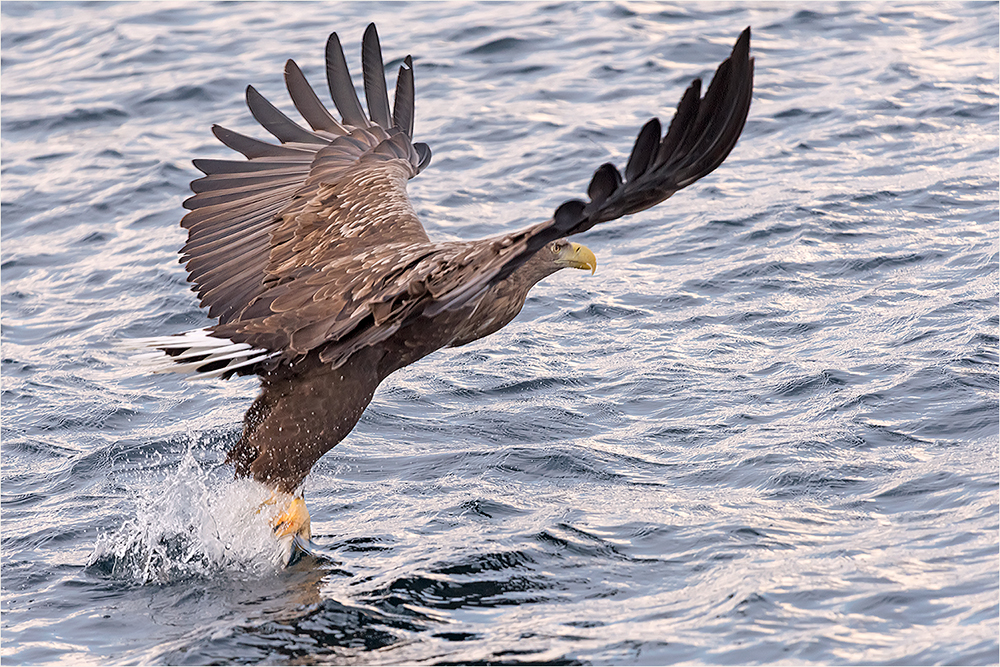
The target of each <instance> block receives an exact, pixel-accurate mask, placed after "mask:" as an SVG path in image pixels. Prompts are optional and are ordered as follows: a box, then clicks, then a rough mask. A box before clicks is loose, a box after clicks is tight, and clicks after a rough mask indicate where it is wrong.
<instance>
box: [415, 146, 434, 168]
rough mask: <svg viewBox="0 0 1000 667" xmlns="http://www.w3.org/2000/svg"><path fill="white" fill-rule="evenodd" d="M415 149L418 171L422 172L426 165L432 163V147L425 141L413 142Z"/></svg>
mask: <svg viewBox="0 0 1000 667" xmlns="http://www.w3.org/2000/svg"><path fill="white" fill-rule="evenodd" d="M413 149H414V150H415V151H417V172H421V171H423V170H424V167H426V166H427V165H429V164H430V163H431V147H430V146H428V145H427V144H425V143H422V142H417V143H415V144H413Z"/></svg>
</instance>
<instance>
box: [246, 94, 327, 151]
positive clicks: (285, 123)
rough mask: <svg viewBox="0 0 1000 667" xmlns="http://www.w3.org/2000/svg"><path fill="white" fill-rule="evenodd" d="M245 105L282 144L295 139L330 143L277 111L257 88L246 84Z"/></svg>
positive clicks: (314, 142)
mask: <svg viewBox="0 0 1000 667" xmlns="http://www.w3.org/2000/svg"><path fill="white" fill-rule="evenodd" d="M247 106H248V107H250V113H251V114H253V117H254V118H256V119H257V122H258V123H260V124H261V125H263V126H264V129H265V130H267V131H268V132H270V133H271V134H273V135H274V136H275V137H277V138H278V140H279V141H281V143H283V144H284V143H288V142H290V141H295V142H299V143H303V144H321V145H324V146H325V145H326V144H328V143H330V142H329V141H327V140H326V139H324V138H323V137H318V136H316V135H315V134H313V133H312V132H310V131H309V130H307V129H306V128H304V127H302V126H301V125H299V124H298V123H296V122H295V121H293V120H292V119H291V118H289V117H288V116H286V115H285V114H283V113H281V112H280V111H278V108H277V107H276V106H274V105H273V104H271V103H270V102H268V101H267V100H266V99H264V96H263V95H261V94H260V93H258V92H257V89H256V88H254V87H253V86H247Z"/></svg>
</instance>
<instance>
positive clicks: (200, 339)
mask: <svg viewBox="0 0 1000 667" xmlns="http://www.w3.org/2000/svg"><path fill="white" fill-rule="evenodd" d="M122 346H123V347H125V348H128V349H133V350H147V351H146V352H143V353H142V354H137V355H135V356H134V357H133V359H135V360H136V361H138V362H140V363H142V364H144V365H146V367H147V368H149V369H150V370H151V371H152V372H153V373H191V375H190V376H189V377H188V379H189V380H206V379H209V378H215V377H219V376H220V375H223V374H225V373H229V372H231V371H234V370H237V369H239V368H243V367H245V366H252V365H254V364H257V363H260V362H261V361H264V360H266V359H270V358H271V357H275V356H277V355H279V354H281V353H280V352H269V351H268V350H261V349H259V348H254V347H251V346H250V345H248V344H247V343H234V342H233V341H231V340H228V339H226V338H215V337H214V336H212V334H211V332H209V331H208V330H207V329H196V330H194V331H187V332H185V333H182V334H177V335H174V336H158V337H156V338H132V339H130V340H126V341H122ZM202 369H204V370H202Z"/></svg>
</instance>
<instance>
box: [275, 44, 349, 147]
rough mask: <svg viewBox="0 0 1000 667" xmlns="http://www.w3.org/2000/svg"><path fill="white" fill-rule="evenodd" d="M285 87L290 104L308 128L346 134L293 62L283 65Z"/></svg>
mask: <svg viewBox="0 0 1000 667" xmlns="http://www.w3.org/2000/svg"><path fill="white" fill-rule="evenodd" d="M285 87H286V88H288V96H289V97H291V98H292V104H294V105H295V108H296V109H297V110H298V112H299V113H300V114H302V118H304V119H305V121H306V122H307V123H309V127H311V128H312V129H314V130H322V131H324V132H332V133H333V134H337V135H341V134H347V130H346V129H345V128H344V126H343V125H341V124H340V123H339V122H337V119H336V118H334V117H333V116H332V115H331V114H330V112H329V111H328V110H327V108H326V107H325V106H324V105H323V103H322V102H320V100H319V97H317V96H316V91H315V90H313V87H312V86H310V85H309V81H308V80H306V76H305V74H303V73H302V70H301V69H299V66H298V65H296V64H295V61H294V60H289V61H288V62H286V63H285Z"/></svg>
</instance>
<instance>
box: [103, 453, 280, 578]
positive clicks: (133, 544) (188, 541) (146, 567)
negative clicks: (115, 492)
mask: <svg viewBox="0 0 1000 667" xmlns="http://www.w3.org/2000/svg"><path fill="white" fill-rule="evenodd" d="M270 497H271V490H270V489H268V488H267V487H265V486H264V485H262V484H259V483H258V482H254V481H251V480H228V481H220V480H218V479H213V478H212V476H211V475H209V473H208V472H207V471H206V470H205V469H204V468H202V466H201V465H200V464H199V463H198V462H197V461H196V460H195V458H194V456H193V454H192V452H191V449H190V448H188V450H187V451H186V452H185V453H184V456H183V459H182V460H181V462H180V465H179V467H178V468H177V470H176V471H175V472H173V473H171V474H170V475H169V476H168V477H167V478H166V479H165V480H163V481H162V483H160V484H156V485H153V486H151V487H149V488H148V490H147V491H146V494H145V496H144V497H142V498H140V499H139V500H138V503H137V508H136V512H135V516H134V517H133V518H132V519H129V520H128V521H126V522H125V523H124V524H122V526H121V528H120V529H118V530H117V531H116V532H114V533H111V534H105V535H102V536H101V537H100V538H99V539H98V541H97V544H96V545H95V547H94V553H93V555H92V556H91V557H90V562H89V563H88V565H89V566H97V567H100V568H102V569H105V570H107V571H108V572H109V573H110V574H112V575H113V576H116V577H122V578H127V579H132V580H134V581H136V582H137V583H167V582H170V581H176V580H178V579H182V578H186V577H190V576H192V575H208V574H211V573H213V572H218V571H238V572H246V573H248V574H251V575H254V576H260V575H262V574H265V573H267V572H275V571H277V570H279V569H280V568H281V567H282V566H283V565H284V564H285V563H286V562H287V561H288V558H289V554H290V551H291V542H290V540H288V539H285V540H279V539H278V538H276V537H275V536H274V534H273V532H272V529H271V521H272V519H273V518H274V517H275V515H276V514H277V513H278V511H279V509H280V508H279V507H276V506H275V505H274V504H268V503H266V501H267V500H268V499H269V498H270Z"/></svg>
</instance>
